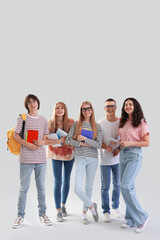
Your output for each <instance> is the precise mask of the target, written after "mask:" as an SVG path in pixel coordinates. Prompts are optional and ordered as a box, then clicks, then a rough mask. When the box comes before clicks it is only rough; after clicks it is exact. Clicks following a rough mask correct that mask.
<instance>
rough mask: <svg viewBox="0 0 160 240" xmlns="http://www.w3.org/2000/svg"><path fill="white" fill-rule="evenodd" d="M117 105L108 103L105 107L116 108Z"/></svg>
mask: <svg viewBox="0 0 160 240" xmlns="http://www.w3.org/2000/svg"><path fill="white" fill-rule="evenodd" d="M115 107H116V105H106V106H105V108H115Z"/></svg>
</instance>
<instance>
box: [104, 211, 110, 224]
mask: <svg viewBox="0 0 160 240" xmlns="http://www.w3.org/2000/svg"><path fill="white" fill-rule="evenodd" d="M110 221H111V218H110V214H109V213H108V212H106V213H104V222H110Z"/></svg>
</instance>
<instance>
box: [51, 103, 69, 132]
mask: <svg viewBox="0 0 160 240" xmlns="http://www.w3.org/2000/svg"><path fill="white" fill-rule="evenodd" d="M58 105H61V107H63V108H64V110H65V111H64V116H63V121H62V130H64V131H65V132H67V133H68V132H69V129H70V126H69V119H68V110H67V106H66V104H65V103H64V102H58V103H56V105H55V106H54V109H53V114H52V119H50V120H49V122H48V127H49V130H50V132H55V131H56V130H57V129H58V124H57V116H56V114H55V110H56V108H57V107H58Z"/></svg>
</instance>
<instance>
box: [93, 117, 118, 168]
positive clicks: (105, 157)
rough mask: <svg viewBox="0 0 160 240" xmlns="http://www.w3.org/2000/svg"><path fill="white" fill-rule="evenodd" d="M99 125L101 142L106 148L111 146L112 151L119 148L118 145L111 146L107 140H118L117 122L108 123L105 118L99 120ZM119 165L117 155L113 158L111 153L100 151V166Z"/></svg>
mask: <svg viewBox="0 0 160 240" xmlns="http://www.w3.org/2000/svg"><path fill="white" fill-rule="evenodd" d="M98 123H99V125H100V126H101V128H102V142H103V143H104V144H106V145H108V146H111V147H112V148H113V150H114V149H115V148H117V147H118V146H119V144H116V145H111V144H110V142H109V141H108V140H107V138H115V139H118V134H117V133H118V127H119V120H117V121H116V122H110V121H108V120H106V119H105V118H103V119H101V120H100V121H99V122H98ZM117 163H119V154H118V155H117V156H115V157H113V154H112V153H111V152H108V151H107V150H106V149H103V148H101V149H100V165H109V166H111V165H115V164H117Z"/></svg>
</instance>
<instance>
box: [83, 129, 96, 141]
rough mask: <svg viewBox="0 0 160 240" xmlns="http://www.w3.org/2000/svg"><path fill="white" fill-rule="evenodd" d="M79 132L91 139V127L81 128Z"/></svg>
mask: <svg viewBox="0 0 160 240" xmlns="http://www.w3.org/2000/svg"><path fill="white" fill-rule="evenodd" d="M80 134H81V135H82V136H84V137H87V138H89V139H92V137H93V131H92V130H91V129H87V128H82V129H81V130H80Z"/></svg>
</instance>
